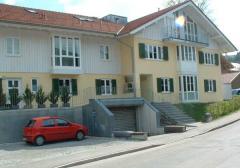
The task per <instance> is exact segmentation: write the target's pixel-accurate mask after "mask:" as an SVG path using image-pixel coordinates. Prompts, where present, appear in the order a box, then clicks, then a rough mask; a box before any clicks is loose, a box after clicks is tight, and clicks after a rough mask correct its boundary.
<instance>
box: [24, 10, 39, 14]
mask: <svg viewBox="0 0 240 168" xmlns="http://www.w3.org/2000/svg"><path fill="white" fill-rule="evenodd" d="M25 11H27V12H29V13H33V14H37V13H38V12H37V11H36V10H34V9H25Z"/></svg>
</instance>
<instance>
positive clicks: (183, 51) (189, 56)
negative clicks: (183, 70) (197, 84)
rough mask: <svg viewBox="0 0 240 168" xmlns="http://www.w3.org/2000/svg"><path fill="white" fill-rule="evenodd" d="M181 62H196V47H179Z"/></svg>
mask: <svg viewBox="0 0 240 168" xmlns="http://www.w3.org/2000/svg"><path fill="white" fill-rule="evenodd" d="M178 48H179V61H189V62H196V47H194V46H188V45H178Z"/></svg>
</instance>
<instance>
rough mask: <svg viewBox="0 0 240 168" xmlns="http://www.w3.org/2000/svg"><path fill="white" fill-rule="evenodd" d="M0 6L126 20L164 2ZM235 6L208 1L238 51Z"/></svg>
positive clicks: (76, 0) (9, 0)
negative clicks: (111, 16) (113, 15)
mask: <svg viewBox="0 0 240 168" xmlns="http://www.w3.org/2000/svg"><path fill="white" fill-rule="evenodd" d="M146 2H147V3H146ZM0 3H6V4H10V5H18V6H24V7H30V8H39V9H46V10H53V11H60V12H67V13H74V14H81V15H87V16H95V17H103V16H105V15H107V14H116V15H121V16H127V17H128V20H129V21H131V20H134V19H137V18H139V17H141V16H144V15H147V14H150V13H153V12H155V11H157V10H158V8H160V9H163V8H164V6H165V5H166V1H165V0H147V1H140V0H0ZM239 6H240V1H238V0H209V8H210V11H211V14H210V16H211V19H212V20H213V22H214V23H215V24H216V25H217V26H218V27H219V28H220V30H221V31H222V32H223V33H224V34H225V35H226V36H227V37H228V38H229V39H230V41H232V42H233V44H234V45H235V46H236V47H237V48H238V50H240V22H239V18H238V16H239V14H238V11H239Z"/></svg>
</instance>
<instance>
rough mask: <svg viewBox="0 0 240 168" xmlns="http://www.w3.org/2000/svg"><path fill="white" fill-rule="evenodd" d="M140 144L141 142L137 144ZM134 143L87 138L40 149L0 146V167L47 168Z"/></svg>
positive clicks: (21, 146)
mask: <svg viewBox="0 0 240 168" xmlns="http://www.w3.org/2000/svg"><path fill="white" fill-rule="evenodd" d="M139 143H141V142H139ZM135 144H136V142H134V141H126V140H119V139H111V138H99V137H98V138H96V137H87V139H85V140H83V141H74V140H73V141H67V142H58V143H50V144H46V145H44V146H41V147H36V146H32V145H30V144H25V143H15V144H3V145H0V167H1V168H5V167H12V168H16V167H17V168H28V167H29V168H32V167H34V168H35V167H36V168H38V167H39V168H47V167H55V166H59V165H61V164H66V163H69V162H73V161H75V160H79V159H80V160H82V159H85V158H89V157H94V155H95V154H97V155H100V154H101V152H104V153H106V152H108V153H110V152H111V148H114V147H118V148H119V147H121V146H125V145H129V146H131V145H135Z"/></svg>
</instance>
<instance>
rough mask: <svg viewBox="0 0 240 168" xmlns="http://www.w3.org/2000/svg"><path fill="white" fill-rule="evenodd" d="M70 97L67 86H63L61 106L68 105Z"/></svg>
mask: <svg viewBox="0 0 240 168" xmlns="http://www.w3.org/2000/svg"><path fill="white" fill-rule="evenodd" d="M70 99H71V97H70V95H69V89H68V87H66V86H64V87H62V90H61V100H62V102H63V107H70V103H69V100H70Z"/></svg>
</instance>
